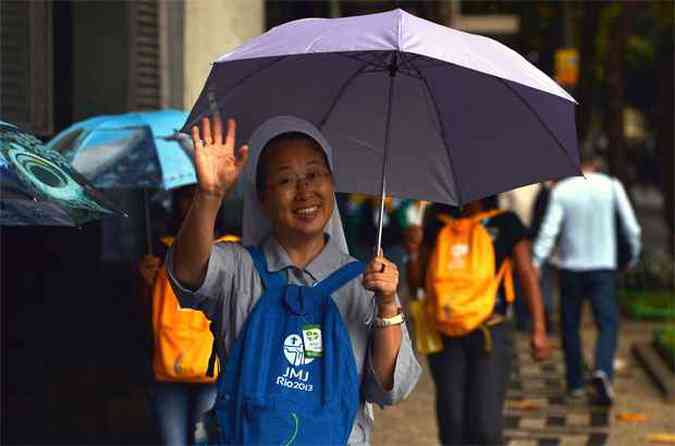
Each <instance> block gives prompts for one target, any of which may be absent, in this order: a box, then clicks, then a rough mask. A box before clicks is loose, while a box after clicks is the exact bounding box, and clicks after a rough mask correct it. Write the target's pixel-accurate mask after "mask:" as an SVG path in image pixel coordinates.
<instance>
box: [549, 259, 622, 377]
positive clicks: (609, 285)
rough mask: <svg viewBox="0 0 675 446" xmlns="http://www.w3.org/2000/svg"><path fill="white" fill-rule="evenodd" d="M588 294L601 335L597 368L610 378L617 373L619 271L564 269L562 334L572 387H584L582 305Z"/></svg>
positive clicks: (566, 366)
mask: <svg viewBox="0 0 675 446" xmlns="http://www.w3.org/2000/svg"><path fill="white" fill-rule="evenodd" d="M586 298H588V300H589V301H590V303H591V308H592V310H593V318H594V319H595V325H596V326H597V327H598V338H597V341H596V343H595V369H596V370H602V371H604V372H605V373H606V374H607V377H608V378H609V379H612V376H613V375H614V354H615V353H616V345H617V338H618V329H619V312H618V309H617V305H616V272H615V271H614V270H595V271H583V272H574V271H569V270H561V271H560V328H561V330H560V334H561V339H562V344H563V351H564V353H565V373H566V379H567V388H568V390H573V389H578V388H581V387H583V385H584V378H583V365H582V364H583V353H582V347H581V335H580V333H579V328H580V324H581V309H582V304H583V302H584V300H585V299H586Z"/></svg>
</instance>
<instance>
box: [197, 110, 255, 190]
mask: <svg viewBox="0 0 675 446" xmlns="http://www.w3.org/2000/svg"><path fill="white" fill-rule="evenodd" d="M236 133H237V124H236V122H235V120H234V119H228V120H227V134H226V135H223V121H222V119H221V118H220V116H218V115H216V116H214V117H213V118H208V117H205V118H202V120H201V125H200V127H197V126H196V125H195V126H193V127H192V142H193V143H194V147H195V168H196V170H197V180H198V184H199V190H200V192H202V193H204V194H208V195H210V196H214V197H218V198H220V199H222V198H224V197H225V196H226V195H227V194H229V192H230V191H231V190H232V188H233V187H234V185H235V184H236V183H237V179H238V178H239V175H240V174H241V171H242V169H243V168H244V165H245V164H246V160H247V159H248V146H245V145H244V146H241V147H240V148H239V153H238V154H237V153H235V150H234V144H235V140H236V138H235V136H236Z"/></svg>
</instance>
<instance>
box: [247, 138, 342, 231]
mask: <svg viewBox="0 0 675 446" xmlns="http://www.w3.org/2000/svg"><path fill="white" fill-rule="evenodd" d="M261 158H263V159H261V160H260V161H259V162H263V163H264V165H263V166H262V169H263V170H264V174H263V175H264V189H263V190H260V189H259V198H260V200H261V203H262V206H263V209H264V211H265V214H266V215H267V217H268V218H269V219H270V221H271V222H272V226H273V227H274V232H275V234H276V235H277V237H279V238H280V239H284V240H303V239H304V240H313V239H315V238H317V237H323V232H324V228H325V226H326V223H328V220H329V219H330V217H331V215H332V213H333V208H334V199H335V198H334V197H335V195H334V192H335V186H334V184H333V178H332V175H331V172H330V170H329V168H328V165H327V164H326V157H325V156H324V154H323V151H322V150H321V148H320V147H317V145H316V144H313V141H311V140H309V139H298V138H295V139H289V140H282V141H280V142H278V143H276V144H274V145H273V146H272V147H269V148H268V150H265V152H264V153H263V154H262V156H261Z"/></svg>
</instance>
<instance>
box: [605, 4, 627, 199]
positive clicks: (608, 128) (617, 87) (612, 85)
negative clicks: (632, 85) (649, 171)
mask: <svg viewBox="0 0 675 446" xmlns="http://www.w3.org/2000/svg"><path fill="white" fill-rule="evenodd" d="M628 5H629V3H622V4H621V5H620V6H619V8H620V9H619V12H618V14H617V16H616V17H615V19H614V21H613V22H612V24H611V27H610V29H611V32H610V35H611V36H612V37H611V38H610V39H609V47H608V49H607V63H606V70H605V77H606V79H607V109H606V114H605V132H606V134H607V142H608V146H607V155H608V158H609V159H608V161H609V172H610V174H611V175H613V176H615V177H617V178H619V179H620V180H621V182H622V183H624V184H625V185H626V186H628V189H629V190H630V187H629V186H630V184H629V181H628V180H629V178H628V172H627V169H626V144H625V140H624V122H623V108H624V53H625V48H626V38H627V34H628V33H627V31H628V29H627V28H628V26H627V23H626V22H627V19H628V11H627V9H628V8H629V6H628Z"/></svg>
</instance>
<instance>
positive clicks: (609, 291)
mask: <svg viewBox="0 0 675 446" xmlns="http://www.w3.org/2000/svg"><path fill="white" fill-rule="evenodd" d="M599 161H600V160H599V158H598V156H597V154H596V153H595V152H594V151H593V150H592V149H589V148H586V149H585V150H583V151H582V164H581V168H582V172H583V174H584V177H573V178H568V179H565V180H563V181H561V182H560V183H558V184H557V185H556V186H555V187H554V189H553V191H552V193H551V200H550V203H549V206H548V210H547V212H546V216H545V217H544V221H543V223H542V226H541V230H540V232H539V235H538V236H537V239H536V241H535V243H534V262H535V267H536V268H540V267H541V265H542V263H543V262H544V261H545V260H546V259H547V258H548V257H549V255H550V254H551V251H552V250H553V247H554V246H555V244H556V240H558V244H559V253H560V306H561V321H560V325H561V338H562V344H563V351H564V356H565V378H566V382H567V392H568V395H569V397H571V398H578V397H581V396H583V394H584V385H585V383H584V377H583V366H582V361H583V354H582V345H581V336H580V333H579V328H580V325H581V310H582V303H583V302H584V300H585V299H588V300H589V301H590V304H591V309H592V311H593V317H594V319H595V324H596V326H597V329H598V337H597V341H596V345H595V366H594V371H593V373H592V379H591V384H592V391H593V401H594V402H595V403H597V404H602V405H611V404H612V402H613V400H614V391H613V388H612V379H613V376H614V355H615V352H616V348H617V342H618V331H619V314H618V309H617V304H616V275H617V248H616V246H617V235H618V228H617V227H616V224H617V223H618V224H621V225H622V228H621V229H622V230H623V231H624V233H625V234H626V236H627V238H628V242H629V245H630V250H631V255H630V261H629V263H628V268H630V267H633V266H634V265H635V264H636V263H637V261H638V258H639V253H640V247H641V246H640V245H641V242H640V232H641V230H640V225H639V224H638V221H637V219H636V217H635V213H634V212H633V208H632V207H631V205H630V202H629V200H628V197H627V196H626V192H625V190H624V188H623V185H622V184H621V182H619V181H618V180H617V179H615V178H611V177H609V176H607V175H605V174H604V173H601V172H599V171H598V166H599ZM617 217H618V218H617Z"/></svg>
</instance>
